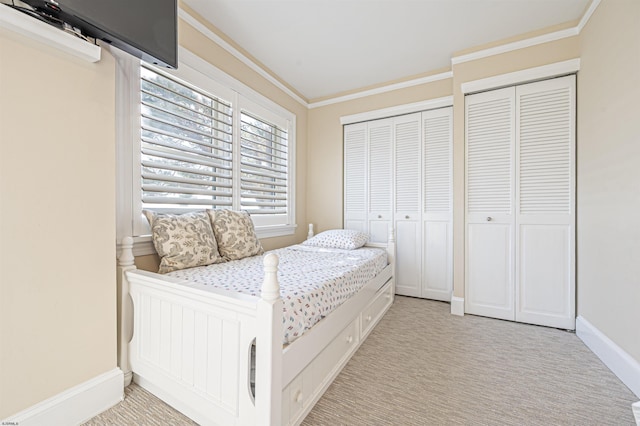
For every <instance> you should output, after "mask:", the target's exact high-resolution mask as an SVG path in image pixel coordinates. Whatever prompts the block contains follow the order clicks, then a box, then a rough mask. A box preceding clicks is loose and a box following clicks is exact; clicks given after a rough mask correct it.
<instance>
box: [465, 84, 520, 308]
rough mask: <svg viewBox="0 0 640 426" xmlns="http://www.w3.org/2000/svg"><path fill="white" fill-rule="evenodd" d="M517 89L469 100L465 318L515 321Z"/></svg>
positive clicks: (472, 96) (511, 88)
mask: <svg viewBox="0 0 640 426" xmlns="http://www.w3.org/2000/svg"><path fill="white" fill-rule="evenodd" d="M514 94H515V88H513V87H510V88H506V89H501V90H495V91H491V92H486V93H479V94H476V95H470V96H467V97H466V99H465V110H466V114H465V122H466V126H465V132H466V188H467V191H466V193H467V199H466V207H467V214H466V222H467V223H466V226H467V229H466V259H467V260H466V285H465V293H466V294H465V312H468V313H471V314H478V315H485V316H490V317H494V318H502V319H510V320H514V319H515V311H514V246H513V243H514V225H515V214H514V213H515V212H514V210H513V205H514V201H515V189H514V186H513V178H514V170H513V157H514V150H515V144H514V143H513V140H514V127H515V126H514V117H515V111H514V103H515V96H514Z"/></svg>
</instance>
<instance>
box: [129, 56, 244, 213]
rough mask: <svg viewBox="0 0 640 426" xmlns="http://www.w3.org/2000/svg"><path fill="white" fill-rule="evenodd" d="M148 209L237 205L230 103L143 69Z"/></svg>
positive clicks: (145, 200)
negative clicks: (234, 190) (233, 199)
mask: <svg viewBox="0 0 640 426" xmlns="http://www.w3.org/2000/svg"><path fill="white" fill-rule="evenodd" d="M140 96H141V98H140V101H141V111H140V112H141V123H140V124H141V128H140V130H141V159H140V160H141V175H142V176H141V177H142V179H141V180H142V182H141V186H142V207H143V208H154V207H155V208H165V209H166V208H183V209H193V208H207V207H208V208H217V207H230V206H231V205H232V163H233V161H232V156H233V140H232V130H233V128H232V126H233V119H232V109H231V104H230V103H229V102H227V101H224V100H222V99H219V98H216V97H214V96H211V95H208V94H206V93H204V92H202V91H199V90H196V89H194V88H192V87H190V86H187V85H185V84H182V83H180V82H179V81H177V80H174V79H172V78H169V77H167V76H165V75H161V74H159V73H157V72H155V71H153V70H152V69H150V68H147V67H145V66H141V68H140Z"/></svg>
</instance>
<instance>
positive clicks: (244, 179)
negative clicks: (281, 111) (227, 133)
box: [240, 111, 289, 215]
mask: <svg viewBox="0 0 640 426" xmlns="http://www.w3.org/2000/svg"><path fill="white" fill-rule="evenodd" d="M240 128H241V132H240V208H241V209H243V210H247V211H249V212H250V213H251V214H259V215H267V214H286V213H287V207H288V202H289V200H288V193H287V191H286V188H288V182H289V180H288V179H289V176H288V173H289V170H288V151H287V141H288V133H287V130H286V129H282V128H280V127H278V126H277V125H275V124H273V123H270V122H268V121H267V120H264V119H262V118H259V117H258V116H256V115H253V114H250V113H249V112H247V111H241V112H240Z"/></svg>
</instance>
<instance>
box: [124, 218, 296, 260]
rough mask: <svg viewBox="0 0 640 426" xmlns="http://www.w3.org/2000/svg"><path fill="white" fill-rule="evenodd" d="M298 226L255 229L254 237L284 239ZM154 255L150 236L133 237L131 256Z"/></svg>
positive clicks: (154, 251)
mask: <svg viewBox="0 0 640 426" xmlns="http://www.w3.org/2000/svg"><path fill="white" fill-rule="evenodd" d="M297 227H298V225H279V226H263V227H256V235H257V236H258V238H260V239H263V238H273V237H284V236H286V235H293V234H294V233H295V232H296V228H297ZM121 250H122V242H121V241H119V242H118V244H117V253H118V256H120V252H121ZM152 254H156V249H155V248H154V247H153V241H151V235H143V236H140V237H133V255H134V256H136V257H138V256H148V255H152Z"/></svg>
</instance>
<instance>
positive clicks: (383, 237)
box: [367, 118, 393, 244]
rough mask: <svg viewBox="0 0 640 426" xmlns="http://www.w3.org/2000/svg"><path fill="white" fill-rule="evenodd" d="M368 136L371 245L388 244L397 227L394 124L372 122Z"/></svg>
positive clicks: (381, 121)
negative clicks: (395, 216)
mask: <svg viewBox="0 0 640 426" xmlns="http://www.w3.org/2000/svg"><path fill="white" fill-rule="evenodd" d="M367 134H368V137H369V150H368V164H367V165H368V167H367V177H368V183H369V187H368V201H369V203H368V209H367V216H368V222H369V223H368V226H369V236H370V242H372V243H381V244H386V243H387V240H388V238H389V237H388V236H389V226H390V225H391V224H392V223H393V222H392V219H393V217H392V216H393V194H392V191H393V120H392V119H390V118H389V119H384V120H375V121H370V122H369V123H368V130H367Z"/></svg>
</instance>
